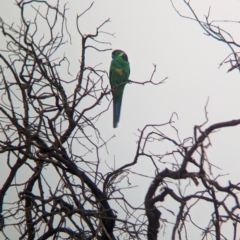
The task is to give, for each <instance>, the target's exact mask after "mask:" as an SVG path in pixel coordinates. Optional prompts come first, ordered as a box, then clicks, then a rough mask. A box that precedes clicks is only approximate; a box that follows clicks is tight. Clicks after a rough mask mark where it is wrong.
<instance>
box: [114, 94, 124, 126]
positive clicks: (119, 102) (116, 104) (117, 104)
mask: <svg viewBox="0 0 240 240" xmlns="http://www.w3.org/2000/svg"><path fill="white" fill-rule="evenodd" d="M121 106H122V98H120V99H118V100H117V101H115V100H113V127H114V128H116V127H117V125H118V122H119V120H120V112H121Z"/></svg>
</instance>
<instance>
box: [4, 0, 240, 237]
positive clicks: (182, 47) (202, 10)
mask: <svg viewBox="0 0 240 240" xmlns="http://www.w3.org/2000/svg"><path fill="white" fill-rule="evenodd" d="M13 2H14V1H6V0H0V6H1V7H0V16H1V17H2V18H3V19H4V21H6V22H8V23H10V24H11V23H12V22H14V21H15V18H16V16H17V10H16V7H15V6H13ZM48 2H54V1H48ZM62 2H65V1H62ZM173 2H174V4H175V6H176V7H177V8H178V9H179V11H180V12H182V13H183V14H185V15H187V16H192V15H191V13H190V11H189V10H188V8H187V6H186V5H185V4H183V1H182V0H174V1H173ZM90 3H91V1H87V0H84V1H79V0H72V1H70V3H68V8H69V10H68V15H67V16H68V18H69V19H68V23H69V26H68V27H69V29H70V31H71V32H72V33H73V32H74V31H75V30H74V29H76V28H75V25H74V24H75V18H76V15H77V14H79V13H81V12H82V11H84V10H85V9H86V8H87V7H88V6H89V5H90ZM191 4H192V6H193V8H194V9H195V11H196V13H197V14H198V16H199V17H200V18H202V17H203V16H204V15H207V13H208V9H209V6H211V13H210V19H212V20H220V19H223V20H238V21H239V20H240V15H239V11H240V2H239V1H233V0H228V1H226V0H215V1H213V0H212V1H200V0H192V1H191ZM108 18H110V19H111V23H109V24H107V25H106V26H105V27H104V28H103V29H104V31H107V32H110V33H115V38H113V37H110V36H106V37H105V38H106V39H107V40H108V41H109V42H111V43H112V46H109V47H110V48H112V49H122V50H124V51H125V52H126V53H127V55H128V58H129V61H130V66H131V75H130V79H131V80H133V81H139V82H143V81H146V80H148V79H149V78H150V76H151V74H152V71H153V63H154V64H157V71H156V74H155V75H154V81H155V82H157V81H160V80H162V79H164V78H166V77H168V80H167V81H166V82H165V83H164V84H161V85H159V86H154V85H151V84H147V85H144V86H143V85H138V84H128V85H127V86H126V88H125V92H124V97H123V103H122V111H121V119H120V123H119V125H118V128H117V129H113V128H112V106H111V108H110V110H109V111H108V112H107V113H105V114H104V115H103V116H102V117H101V118H100V119H99V121H98V122H97V126H98V127H99V129H100V131H101V132H102V137H103V138H105V139H108V138H110V137H111V136H113V135H116V137H115V138H113V139H112V140H111V141H110V142H109V144H108V151H109V153H108V154H106V153H105V154H104V155H103V157H102V160H103V161H107V162H108V163H109V164H110V165H111V164H113V161H114V158H115V161H116V166H117V167H120V166H121V165H123V164H126V163H128V162H131V161H132V160H133V157H134V155H135V152H136V141H137V137H136V134H138V129H142V128H143V127H144V126H145V125H146V124H149V123H164V122H167V121H168V120H169V118H170V116H171V114H172V113H173V112H176V113H177V114H178V117H179V119H178V120H177V119H176V124H175V126H176V127H177V128H178V130H179V134H180V137H181V139H184V138H186V137H190V136H192V134H193V127H194V125H198V124H201V123H203V122H204V120H205V113H204V106H205V104H206V102H207V99H208V98H209V103H208V107H207V110H208V113H209V115H208V117H209V123H208V124H207V126H208V125H209V124H212V123H216V122H221V121H227V120H231V119H237V118H240V76H239V72H238V71H237V70H235V71H232V72H230V73H227V70H228V69H229V65H223V66H222V67H221V68H218V67H219V64H220V62H222V60H223V59H224V58H225V57H227V55H228V54H229V53H230V49H229V48H228V47H227V45H225V44H223V43H220V42H217V41H216V40H214V39H212V38H211V37H207V36H206V35H204V34H203V29H201V28H200V26H199V25H198V24H197V23H196V22H193V21H190V20H187V19H183V18H181V17H179V15H178V14H177V13H176V12H175V11H174V9H173V7H172V5H171V2H170V1H169V0H162V1H158V0H150V1H149V0H148V1H146V0H145V1H129V0H121V1H116V0H101V1H95V3H94V5H93V8H92V9H91V11H89V12H88V13H87V14H85V15H84V16H83V17H82V19H81V21H80V23H81V24H80V28H81V29H82V32H84V33H93V32H94V31H95V29H96V27H97V26H99V25H100V24H101V23H102V22H103V21H104V20H106V19H108ZM224 27H226V28H227V30H229V31H234V32H232V34H233V35H234V34H235V35H234V36H235V39H236V40H238V38H239V36H237V35H236V33H239V30H240V29H239V26H238V25H237V24H230V23H229V24H228V25H227V24H225V25H224ZM237 27H238V28H237ZM237 31H238V32H237ZM2 40H3V39H2V36H1V35H0V43H1V46H2V43H3V41H2ZM78 41H79V37H78V34H77V32H76V33H75V34H73V45H72V47H69V48H68V49H66V50H65V54H66V56H68V57H69V58H70V59H75V60H74V61H75V62H73V63H72V65H71V68H70V70H71V71H72V74H73V75H76V74H77V72H78V71H79V69H78V65H79V64H78V59H80V42H78ZM95 56H96V55H91V52H90V53H89V55H88V57H87V62H88V63H89V64H93V65H96V64H98V63H102V65H101V68H102V69H105V70H107V71H108V69H109V65H110V61H111V52H110V51H109V52H105V53H103V54H102V55H98V57H99V58H95ZM211 140H212V146H213V147H212V148H211V149H209V152H208V155H209V158H211V161H212V162H213V163H214V164H216V165H217V166H219V167H220V168H222V169H223V170H222V171H220V172H219V173H220V174H225V173H230V175H228V176H227V178H226V179H225V180H224V181H227V180H228V179H231V180H232V182H237V181H239V159H240V150H239V142H240V128H239V127H235V128H233V129H230V128H229V129H227V130H223V131H221V132H219V133H217V134H215V135H214V136H213V137H212V138H211ZM236 166H238V167H236ZM165 167H166V166H165V165H163V166H162V169H164V168H165ZM160 168H161V166H160ZM0 171H1V170H0ZM103 171H104V170H103ZM134 171H140V172H142V173H145V174H146V175H149V176H154V170H153V168H152V167H149V168H148V163H146V161H144V160H143V161H139V164H138V166H136V167H134ZM130 180H131V183H132V185H138V186H139V187H138V188H137V189H135V190H131V191H129V196H130V197H131V196H132V199H134V201H137V200H138V202H139V204H140V203H142V202H143V200H144V197H145V193H146V189H147V188H148V186H149V184H150V180H149V181H146V179H144V181H143V182H139V181H140V180H139V178H134V177H131V178H130ZM192 234H194V233H192ZM198 234H199V232H198ZM193 236H194V235H193ZM197 236H199V235H197ZM161 239H169V236H165V238H161ZM190 239H193V238H190ZM195 239H197V238H195Z"/></svg>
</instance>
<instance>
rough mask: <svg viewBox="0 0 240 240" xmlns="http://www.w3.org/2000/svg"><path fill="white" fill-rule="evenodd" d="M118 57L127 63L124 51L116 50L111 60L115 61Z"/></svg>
mask: <svg viewBox="0 0 240 240" xmlns="http://www.w3.org/2000/svg"><path fill="white" fill-rule="evenodd" d="M118 57H122V58H123V59H124V60H125V61H128V56H127V54H126V53H125V52H124V51H122V50H118V49H117V50H114V51H113V52H112V59H116V58H118Z"/></svg>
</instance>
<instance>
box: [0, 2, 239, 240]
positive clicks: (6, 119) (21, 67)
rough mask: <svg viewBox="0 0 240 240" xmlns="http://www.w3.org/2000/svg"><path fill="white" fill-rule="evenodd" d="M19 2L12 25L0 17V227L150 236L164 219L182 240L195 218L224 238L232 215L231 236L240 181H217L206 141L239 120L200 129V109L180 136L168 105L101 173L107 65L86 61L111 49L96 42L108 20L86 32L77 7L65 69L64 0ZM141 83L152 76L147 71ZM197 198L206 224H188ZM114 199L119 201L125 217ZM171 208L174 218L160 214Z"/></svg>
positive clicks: (71, 234) (42, 234) (85, 235)
mask: <svg viewBox="0 0 240 240" xmlns="http://www.w3.org/2000/svg"><path fill="white" fill-rule="evenodd" d="M59 2H60V1H59ZM17 5H18V7H19V10H20V12H21V21H20V23H19V24H12V25H10V24H8V23H6V22H5V21H4V19H1V25H0V29H1V31H2V34H3V36H4V37H5V38H6V50H3V51H2V52H1V53H0V59H1V60H0V65H1V67H0V74H1V79H0V92H1V102H0V114H1V115H0V129H1V130H0V131H1V132H0V134H1V140H0V153H1V165H2V169H4V171H6V173H7V177H6V179H4V182H3V184H2V188H1V190H0V213H1V215H0V229H1V230H2V234H3V236H5V238H6V239H11V234H12V233H11V232H12V229H15V231H16V232H17V234H18V237H19V239H29V240H30V239H41V240H43V239H103V240H109V239H111V240H113V239H149V240H152V239H154V240H155V239H157V238H158V236H160V234H164V231H165V228H166V227H167V226H169V225H170V226H172V237H171V238H172V239H177V238H178V239H183V238H185V239H188V230H189V229H190V228H193V227H194V228H197V229H200V230H201V231H202V233H203V236H202V239H208V237H209V236H211V237H212V238H213V239H227V237H226V236H224V234H223V233H222V231H221V229H222V226H223V225H224V224H225V223H227V222H229V221H231V222H232V224H233V233H232V234H233V237H234V238H233V239H236V238H237V228H238V227H239V221H240V219H239V217H238V214H239V202H238V195H237V194H238V193H239V190H240V185H239V183H231V182H229V184H228V185H227V186H222V185H221V184H220V183H219V181H218V179H219V178H218V177H214V175H213V174H212V168H213V167H214V165H212V163H211V160H210V159H208V157H207V148H209V147H210V145H211V141H210V137H211V134H213V133H214V132H215V130H218V129H221V128H226V127H234V126H237V125H239V124H240V119H237V120H232V121H228V122H222V123H216V124H213V125H211V126H208V127H206V128H205V124H207V111H206V123H204V124H202V125H200V126H195V127H194V135H193V136H192V137H189V138H187V139H184V140H181V139H180V137H179V134H178V130H177V129H176V128H175V127H174V119H175V118H176V117H177V115H176V114H173V115H172V117H171V118H170V120H169V121H168V122H166V123H164V124H159V125H146V126H145V127H144V128H143V129H142V130H139V139H138V143H137V148H136V154H135V157H134V159H133V160H132V162H130V163H128V164H126V165H123V166H121V167H120V168H118V169H111V168H109V170H108V172H107V173H106V174H104V173H102V172H101V170H100V162H101V161H100V160H101V154H102V152H101V150H102V149H103V148H104V149H105V148H107V142H108V141H105V140H104V139H103V138H102V137H101V132H100V131H99V130H98V129H97V127H96V122H97V120H98V119H99V118H100V117H101V115H102V114H104V112H105V111H107V110H108V108H109V105H110V103H111V101H110V100H111V97H110V96H111V95H110V94H111V89H109V87H108V85H109V84H108V76H107V73H106V71H105V70H103V69H100V67H99V66H95V67H90V66H88V65H87V64H86V58H87V51H86V50H87V49H89V48H91V49H94V50H95V51H96V54H100V55H101V53H102V52H104V51H108V50H110V49H108V48H103V47H105V46H106V44H108V43H107V42H101V40H99V37H100V36H101V35H102V34H107V35H109V36H111V34H109V33H107V31H104V30H102V29H103V28H104V27H105V25H106V24H107V23H108V22H109V20H106V21H105V22H103V23H102V24H100V25H99V26H98V27H97V28H96V32H95V33H93V34H84V33H82V31H81V29H80V27H79V26H80V24H79V22H80V21H81V20H82V18H83V16H84V14H87V13H88V11H89V10H91V7H92V5H90V6H89V8H88V9H86V11H84V12H83V13H81V14H80V15H78V16H77V19H76V20H77V21H76V28H77V30H78V33H79V36H80V37H81V53H80V56H81V59H80V64H79V72H78V74H77V77H72V75H71V74H70V70H69V69H70V67H71V64H72V62H71V64H70V61H69V60H68V58H67V57H66V56H64V53H62V49H63V48H64V47H66V45H67V44H68V42H69V41H71V32H69V31H68V27H67V26H68V24H67V17H66V11H67V6H64V8H63V9H62V10H61V8H60V7H59V6H60V3H58V4H57V6H52V5H50V4H49V3H48V2H47V1H36V0H30V1H26V2H24V1H20V2H19V3H18V4H17ZM30 10H31V11H30ZM29 13H34V14H33V15H32V14H31V16H30V15H28V14H29ZM32 16H34V17H32ZM53 16H54V17H53ZM43 26H44V27H43ZM94 44H96V45H94ZM99 46H100V47H99ZM61 53H62V55H61ZM63 68H64V71H63ZM154 70H155V66H154ZM153 73H154V72H153ZM132 82H135V81H132ZM147 82H150V83H153V82H152V76H151V77H150V80H149V81H147ZM162 82H163V81H159V82H158V84H159V83H162ZM86 100H87V101H86ZM104 106H105V107H104ZM204 128H205V129H204ZM169 130H170V131H172V135H171V134H169ZM165 132H166V133H165ZM170 135H171V136H170ZM164 144H166V146H165V145H164ZM162 146H165V147H167V148H164V147H162ZM167 149H168V150H167ZM143 157H144V158H145V159H146V162H147V164H148V165H150V164H151V165H152V166H153V167H154V168H155V175H154V176H145V175H141V174H140V173H137V174H138V175H139V177H142V178H145V177H147V178H149V177H150V178H151V179H152V183H151V185H150V186H149V188H148V190H147V192H146V193H143V197H144V195H145V200H144V203H143V204H142V205H141V206H133V205H131V204H130V202H129V201H128V197H127V194H126V193H125V188H129V186H123V184H122V182H123V180H128V176H129V175H130V174H136V173H134V172H133V170H132V169H131V167H133V166H134V165H137V164H138V161H139V158H143ZM166 163H167V165H168V167H166V168H165V169H163V165H164V164H166ZM162 169H163V170H162ZM56 179H57V180H56ZM188 189H190V190H191V191H187V190H188ZM134 191H137V190H136V189H134ZM9 195H11V196H12V197H11V198H9V197H8V196H9ZM6 199H7V201H6ZM169 202H170V203H171V204H174V205H175V206H177V207H179V210H176V209H172V208H171V206H169ZM201 202H207V203H210V204H211V206H212V209H213V210H212V213H211V217H210V219H209V222H208V223H205V222H204V223H203V224H205V225H204V226H201V225H199V224H198V223H196V221H195V220H194V213H193V209H195V208H198V206H199V205H200V203H201ZM112 206H119V209H120V210H121V211H122V212H121V215H124V217H119V216H118V212H117V209H115V208H114V207H112ZM118 211H119V210H118ZM169 213H170V214H172V216H173V218H174V221H170V220H169V219H168V216H169ZM159 231H161V232H160V233H159Z"/></svg>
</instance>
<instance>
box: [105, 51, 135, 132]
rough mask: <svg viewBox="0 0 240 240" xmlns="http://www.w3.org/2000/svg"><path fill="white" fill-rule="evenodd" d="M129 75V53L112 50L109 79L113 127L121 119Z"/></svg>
mask: <svg viewBox="0 0 240 240" xmlns="http://www.w3.org/2000/svg"><path fill="white" fill-rule="evenodd" d="M129 75H130V64H129V62H128V56H127V54H126V53H125V52H124V51H122V50H114V51H113V52H112V61H111V65H110V71H109V80H110V85H111V89H112V95H113V128H116V127H117V125H118V122H119V119H120V112H121V105H122V97H123V91H124V87H125V84H126V83H127V81H128V78H129Z"/></svg>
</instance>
